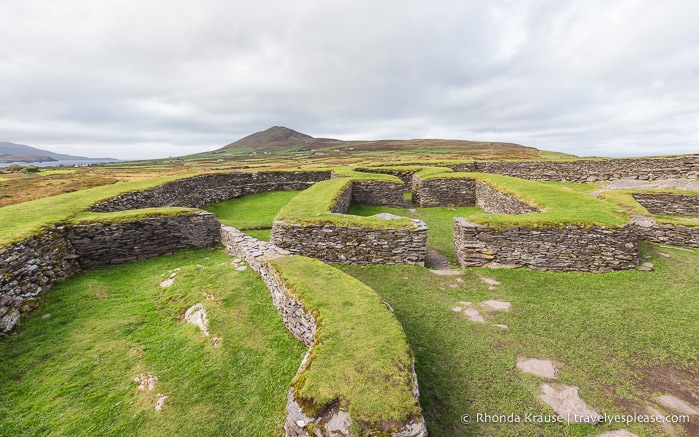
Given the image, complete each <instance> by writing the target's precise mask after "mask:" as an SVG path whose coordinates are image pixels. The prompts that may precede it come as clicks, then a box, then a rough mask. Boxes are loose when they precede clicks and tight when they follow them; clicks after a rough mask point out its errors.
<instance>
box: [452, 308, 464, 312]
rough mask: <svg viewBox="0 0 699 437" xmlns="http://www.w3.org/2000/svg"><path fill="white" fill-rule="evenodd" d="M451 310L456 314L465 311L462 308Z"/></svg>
mask: <svg viewBox="0 0 699 437" xmlns="http://www.w3.org/2000/svg"><path fill="white" fill-rule="evenodd" d="M451 310H452V311H454V312H455V313H460V312H461V310H463V308H461V307H453V308H452V309H451Z"/></svg>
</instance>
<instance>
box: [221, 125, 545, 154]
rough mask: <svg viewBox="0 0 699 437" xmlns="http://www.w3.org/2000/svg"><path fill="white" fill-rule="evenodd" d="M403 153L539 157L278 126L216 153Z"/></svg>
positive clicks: (471, 144)
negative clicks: (356, 138) (318, 135)
mask: <svg viewBox="0 0 699 437" xmlns="http://www.w3.org/2000/svg"><path fill="white" fill-rule="evenodd" d="M310 150H313V151H327V150H339V151H347V150H352V151H371V152H381V151H403V152H411V151H414V152H419V151H421V152H425V153H430V152H431V151H434V152H442V153H464V154H484V153H486V154H487V153H493V154H497V155H503V154H511V155H513V156H517V157H529V158H531V157H536V156H537V154H538V153H539V150H538V149H536V148H534V147H526V146H522V145H519V144H514V143H500V142H481V141H466V140H440V139H416V140H374V141H342V140H336V139H332V138H314V137H312V136H310V135H306V134H302V133H300V132H296V131H295V130H293V129H289V128H286V127H282V126H274V127H271V128H269V129H267V130H265V131H262V132H257V133H254V134H252V135H248V136H247V137H245V138H241V139H240V140H238V141H235V142H233V143H230V144H228V145H226V146H224V147H222V148H220V149H218V150H217V151H216V152H218V153H220V152H224V151H241V152H247V153H255V152H257V153H264V152H272V153H275V154H276V153H292V152H304V151H310Z"/></svg>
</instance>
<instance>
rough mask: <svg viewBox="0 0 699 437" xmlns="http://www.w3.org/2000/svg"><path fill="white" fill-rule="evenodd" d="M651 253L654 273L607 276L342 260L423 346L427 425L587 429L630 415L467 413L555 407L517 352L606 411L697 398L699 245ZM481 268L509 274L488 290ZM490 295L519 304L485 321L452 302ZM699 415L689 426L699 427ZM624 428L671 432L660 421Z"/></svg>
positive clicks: (537, 432) (491, 431) (487, 430)
mask: <svg viewBox="0 0 699 437" xmlns="http://www.w3.org/2000/svg"><path fill="white" fill-rule="evenodd" d="M648 250H649V249H645V250H644V252H648ZM660 252H662V253H664V254H666V255H669V256H670V258H666V257H665V256H661V255H659V253H660ZM651 261H652V262H654V263H655V264H656V270H655V271H654V272H638V271H625V272H615V273H608V274H602V275H600V274H581V273H544V272H533V271H529V270H526V269H516V270H490V269H468V270H466V271H465V274H464V276H462V277H461V279H462V280H463V282H459V281H457V279H456V278H455V277H443V276H436V275H433V274H431V273H430V272H428V271H427V269H424V268H420V267H407V266H402V267H385V266H371V267H356V266H341V267H339V268H340V269H342V270H343V271H345V272H347V273H349V274H351V275H353V276H355V277H356V278H358V279H360V280H361V281H362V282H364V283H366V284H367V285H369V286H370V287H372V288H373V289H374V290H376V291H377V292H378V293H379V295H380V296H381V297H382V298H383V299H384V300H385V301H386V302H388V303H389V304H390V305H391V306H392V307H393V308H394V309H395V314H396V317H397V318H398V320H399V321H400V322H401V323H402V325H403V327H404V329H405V331H406V334H407V336H408V341H409V343H410V346H411V348H412V350H413V352H414V354H415V358H416V370H417V374H418V379H419V382H420V395H421V398H420V399H421V400H420V402H421V405H422V408H423V413H424V415H425V418H426V420H427V424H428V430H429V432H430V436H436V437H438V436H450V437H451V436H454V437H459V436H588V435H597V434H599V433H601V432H602V431H603V430H611V429H619V428H622V427H623V425H620V424H616V425H604V426H597V427H592V426H590V425H567V426H566V425H557V424H532V423H529V424H526V423H520V424H493V423H490V424H488V423H472V424H470V425H468V426H466V425H463V424H462V423H461V420H460V417H461V415H462V414H470V415H471V416H472V417H476V414H477V413H479V412H480V413H489V414H507V415H509V414H512V413H514V414H526V413H528V412H531V413H534V414H544V415H545V414H552V411H551V410H550V409H549V408H548V407H547V406H546V405H544V404H543V403H541V402H540V401H539V400H538V399H537V395H538V394H539V387H538V385H539V382H540V380H539V379H537V378H535V377H533V376H530V375H525V374H522V373H521V372H519V371H518V370H517V369H516V368H515V363H516V359H517V357H518V356H523V357H529V358H539V359H551V360H553V361H555V362H556V363H558V364H559V367H560V375H559V380H560V382H562V383H565V384H568V385H575V386H578V387H580V395H581V397H582V398H583V399H584V400H585V401H586V402H587V403H588V404H589V405H590V406H592V407H593V408H595V409H596V410H597V411H598V412H600V413H608V414H633V413H638V414H645V413H646V410H645V406H647V405H651V406H653V407H655V408H658V409H659V410H661V411H665V412H667V413H670V412H671V411H667V409H664V408H662V407H659V406H658V404H657V402H655V401H654V398H655V397H656V396H660V395H664V394H672V395H675V396H677V397H679V398H682V399H684V400H685V401H687V402H690V403H692V402H694V404H695V405H696V402H697V400H696V398H695V397H693V396H696V393H695V390H694V388H696V387H697V386H698V385H699V372H697V370H696V369H697V364H699V335H698V334H699V320H698V319H697V318H696V314H697V312H699V299H697V297H699V285H698V284H699V270H698V269H697V268H696V266H697V263H698V262H699V252H697V251H687V250H682V249H670V248H663V247H658V246H654V247H653V249H652V258H651ZM482 276H487V277H489V278H493V279H497V280H498V281H500V282H501V283H502V284H501V285H500V286H498V287H496V289H494V290H489V285H488V284H487V283H485V282H484V281H483V280H482V278H481V277H482ZM488 299H500V300H505V301H508V302H511V303H512V309H511V310H510V311H509V312H503V313H501V314H499V315H490V316H486V319H487V322H488V323H485V324H484V323H475V322H471V321H470V320H469V319H468V318H467V317H465V316H464V315H463V314H462V313H457V312H454V311H452V307H454V306H458V302H459V301H468V302H474V303H477V302H482V301H485V300H488ZM495 323H498V324H505V325H507V326H508V329H502V328H499V327H496V326H493V324H495ZM693 420H694V422H696V419H693ZM694 422H693V423H692V424H690V426H694V428H687V429H688V430H689V431H687V432H688V434H687V435H694V434H692V432H696V431H697V430H698V429H697V427H696V426H697V424H696V423H694ZM627 428H628V429H629V430H631V431H632V432H634V433H636V434H637V435H639V436H661V435H666V434H665V432H664V431H662V429H661V428H660V426H659V425H643V424H632V425H629V426H627Z"/></svg>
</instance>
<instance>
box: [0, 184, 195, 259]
mask: <svg viewBox="0 0 699 437" xmlns="http://www.w3.org/2000/svg"><path fill="white" fill-rule="evenodd" d="M188 176H191V175H179V176H170V177H163V178H155V179H147V180H143V181H136V182H125V183H117V184H112V185H104V186H100V187H95V188H90V189H88V190H81V191H76V192H73V193H66V194H61V195H58V196H52V197H44V198H42V199H37V200H33V201H30V202H24V203H20V204H17V205H9V206H5V207H3V208H0V223H2V227H0V247H3V246H6V245H9V244H12V243H15V242H18V241H21V240H24V239H26V238H29V237H31V236H32V235H35V234H36V233H38V232H40V231H41V229H43V228H44V227H46V226H49V225H52V224H56V223H61V222H64V221H66V220H68V219H69V218H71V217H74V216H75V215H76V214H77V213H80V212H83V211H85V210H86V209H87V208H88V207H89V206H90V205H92V204H93V203H96V202H99V201H102V200H106V199H110V198H112V197H114V196H117V195H119V194H124V193H129V192H132V191H136V190H145V189H148V188H154V187H157V186H159V185H162V184H164V183H166V182H170V181H173V180H176V179H182V178H185V177H188Z"/></svg>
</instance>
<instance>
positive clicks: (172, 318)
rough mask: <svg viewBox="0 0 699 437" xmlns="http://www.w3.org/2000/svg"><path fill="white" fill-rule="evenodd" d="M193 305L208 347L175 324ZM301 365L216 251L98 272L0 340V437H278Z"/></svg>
mask: <svg viewBox="0 0 699 437" xmlns="http://www.w3.org/2000/svg"><path fill="white" fill-rule="evenodd" d="M177 268H180V269H181V270H179V271H175V269H177ZM173 271H175V273H176V275H175V277H174V285H172V286H171V287H169V288H162V287H161V286H160V285H159V283H160V282H161V281H163V280H164V279H166V278H167V277H168V276H169V275H170V274H171V272H173ZM163 275H165V276H163ZM198 302H201V303H202V304H203V305H204V307H205V308H206V310H207V312H208V319H209V329H210V331H211V337H205V336H204V335H203V334H202V333H201V332H200V330H199V329H198V328H197V327H195V326H194V325H191V324H187V323H185V322H184V321H182V320H181V319H182V315H183V314H184V312H185V310H186V309H187V308H189V307H191V306H192V305H194V304H195V303H198ZM46 314H50V317H48V318H43V317H42V316H44V315H46ZM214 336H220V337H222V341H221V346H220V347H219V348H214V347H213V341H212V338H213V337H214ZM303 355H304V348H303V345H302V344H301V343H300V342H298V341H297V340H295V339H294V338H293V337H292V336H291V334H290V333H289V332H288V331H287V330H286V328H285V327H284V325H283V324H282V322H281V319H280V318H279V316H278V315H277V313H276V311H275V309H274V307H273V306H272V302H271V297H270V295H269V292H268V291H267V289H266V288H265V286H264V284H263V283H262V281H261V280H260V279H259V278H258V277H257V275H256V274H255V273H254V272H252V271H250V270H248V271H245V272H237V271H235V268H234V266H231V265H230V258H229V257H228V256H226V255H225V254H223V253H222V252H221V251H219V250H191V251H181V252H178V253H176V254H174V255H169V256H163V257H159V258H154V259H151V260H147V261H141V262H135V263H129V264H125V265H121V266H112V267H104V268H99V269H96V270H92V271H89V272H86V273H83V274H81V275H79V276H76V277H74V278H72V279H70V280H67V281H65V282H63V283H60V284H57V285H56V286H54V288H53V289H52V290H51V291H50V292H49V293H48V294H47V295H46V297H45V302H43V303H42V305H41V307H40V308H39V309H38V310H37V311H36V312H34V313H33V315H32V316H30V317H29V318H28V319H26V320H25V321H24V322H23V323H22V325H21V326H19V327H18V329H17V331H16V332H15V333H14V334H13V335H11V336H9V337H6V338H4V339H0V356H2V360H1V361H0V435H3V436H5V435H7V436H35V435H114V436H122V435H124V436H125V435H129V436H131V435H142V436H171V435H209V436H220V435H230V436H276V435H283V430H282V428H281V426H282V425H283V423H284V418H285V416H286V414H285V410H284V407H285V405H286V393H287V389H288V386H289V382H290V381H291V379H292V378H293V376H294V375H295V373H296V370H297V368H298V365H299V363H300V362H301V359H302V358H303ZM144 372H148V373H150V374H152V375H154V376H156V377H157V378H158V381H157V382H156V385H155V388H154V389H153V390H152V391H150V392H139V391H138V389H137V386H138V384H137V383H136V382H134V381H133V378H135V377H137V376H139V375H140V374H142V373H144ZM157 393H162V394H164V395H167V396H168V399H167V400H166V401H165V404H164V407H163V410H162V412H160V413H157V412H156V411H155V410H154V404H155V402H156V400H157Z"/></svg>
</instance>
